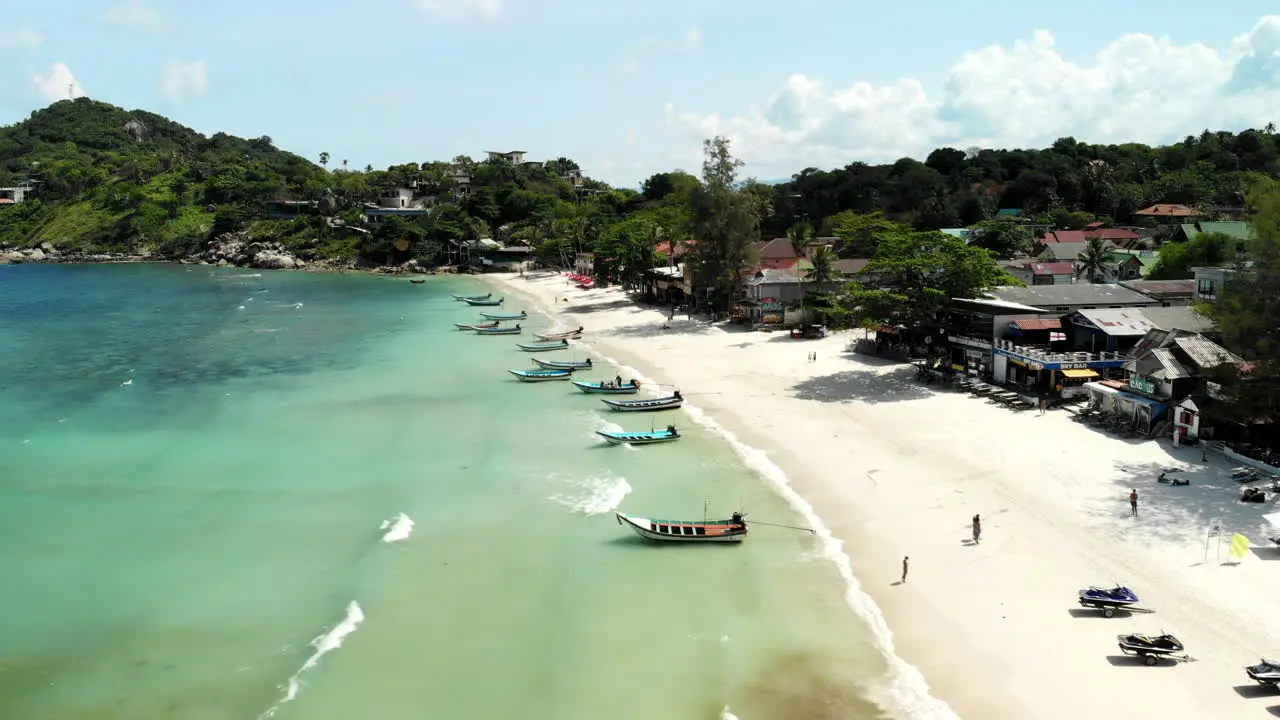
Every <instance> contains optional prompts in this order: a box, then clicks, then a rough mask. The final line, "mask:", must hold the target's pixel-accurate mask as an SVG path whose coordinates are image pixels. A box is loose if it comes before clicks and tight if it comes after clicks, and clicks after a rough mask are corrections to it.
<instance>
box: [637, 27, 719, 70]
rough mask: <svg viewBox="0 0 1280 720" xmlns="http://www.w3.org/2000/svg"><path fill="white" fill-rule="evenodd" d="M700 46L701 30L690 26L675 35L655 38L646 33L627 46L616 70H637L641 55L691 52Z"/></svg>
mask: <svg viewBox="0 0 1280 720" xmlns="http://www.w3.org/2000/svg"><path fill="white" fill-rule="evenodd" d="M701 46H702V31H701V30H699V29H698V28H696V27H692V26H691V27H687V28H685V29H684V30H683V31H682V32H681V33H680V34H679V36H676V37H666V38H655V37H652V36H648V35H646V36H644V37H641V38H637V39H636V40H635V42H632V43H631V46H630V47H629V48H627V51H626V54H625V55H623V57H622V61H621V62H620V63H619V64H618V70H619V71H620V72H624V73H635V72H639V71H640V58H641V57H642V56H653V55H658V54H663V53H677V52H692V51H694V50H697V49H698V48H700V47H701Z"/></svg>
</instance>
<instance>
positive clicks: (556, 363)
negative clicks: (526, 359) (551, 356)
mask: <svg viewBox="0 0 1280 720" xmlns="http://www.w3.org/2000/svg"><path fill="white" fill-rule="evenodd" d="M533 362H534V364H536V365H537V366H538V367H540V368H543V369H545V370H590V369H591V363H590V362H587V361H581V362H579V361H577V360H539V359H538V358H533Z"/></svg>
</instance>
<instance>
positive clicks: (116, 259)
mask: <svg viewBox="0 0 1280 720" xmlns="http://www.w3.org/2000/svg"><path fill="white" fill-rule="evenodd" d="M3 252H8V251H3ZM143 263H152V264H156V265H188V266H197V267H211V268H217V267H226V268H238V269H240V270H266V271H269V272H311V273H345V272H353V273H364V274H367V275H389V276H392V277H399V276H403V275H408V276H415V277H416V276H420V277H429V276H436V275H451V276H461V275H472V276H479V275H482V274H483V273H469V272H445V271H443V270H442V268H443V267H448V266H441V268H423V269H417V270H410V269H406V268H402V267H398V266H395V265H377V266H374V267H357V266H355V265H350V266H348V265H347V264H346V263H347V261H345V260H343V261H338V260H317V261H315V262H311V263H308V264H307V265H306V266H304V267H297V268H267V267H259V266H256V265H233V264H230V263H228V264H226V265H219V264H218V263H216V262H206V261H204V260H198V259H195V258H157V257H153V256H149V255H128V254H120V255H114V254H107V253H92V254H87V255H69V254H68V255H63V254H59V255H56V256H53V257H50V256H48V255H46V256H45V257H43V258H40V259H38V260H36V259H26V258H24V259H22V260H10V259H8V258H6V257H3V256H2V255H0V267H3V266H6V265H138V264H143ZM338 263H341V264H338Z"/></svg>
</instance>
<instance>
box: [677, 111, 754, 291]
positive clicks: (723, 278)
mask: <svg viewBox="0 0 1280 720" xmlns="http://www.w3.org/2000/svg"><path fill="white" fill-rule="evenodd" d="M742 164H743V163H742V161H741V160H739V159H738V158H736V157H734V156H733V153H732V152H731V151H730V148H729V140H728V139H727V138H724V137H719V136H717V137H715V138H712V139H709V140H706V141H704V142H703V161H702V184H701V185H700V186H699V187H698V188H697V189H695V190H694V192H693V193H692V194H691V197H690V200H691V203H690V204H691V208H690V210H691V212H690V215H691V221H692V222H691V225H692V229H693V233H694V235H695V237H696V238H697V240H698V243H697V245H695V246H694V252H692V253H691V258H690V259H691V261H692V264H693V266H694V268H695V273H697V276H698V277H699V278H700V281H701V282H700V284H701V285H702V286H703V287H707V288H709V289H710V290H711V292H710V293H709V294H710V300H711V303H712V306H713V307H714V308H716V309H727V308H728V306H729V304H730V303H731V302H732V301H733V299H734V296H735V294H736V293H737V292H738V291H739V289H740V288H741V287H742V282H743V275H744V273H745V271H746V269H747V266H748V264H749V263H750V261H751V260H752V258H751V252H752V243H754V242H755V241H756V240H757V239H758V238H759V237H760V230H759V224H758V222H757V220H756V215H755V213H754V212H753V208H752V203H751V200H750V198H748V197H746V196H745V195H744V194H743V193H742V192H740V191H739V190H737V189H735V187H734V180H735V179H736V177H737V172H738V168H740V167H741V166H742Z"/></svg>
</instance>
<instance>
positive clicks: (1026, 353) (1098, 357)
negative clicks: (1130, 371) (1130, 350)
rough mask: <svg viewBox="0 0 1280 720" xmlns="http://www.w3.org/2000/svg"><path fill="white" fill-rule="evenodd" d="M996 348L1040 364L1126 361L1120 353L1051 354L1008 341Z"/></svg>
mask: <svg viewBox="0 0 1280 720" xmlns="http://www.w3.org/2000/svg"><path fill="white" fill-rule="evenodd" d="M995 346H996V347H997V348H1000V349H1001V350H1005V351H1008V352H1011V353H1015V354H1017V355H1021V356H1022V357H1025V358H1030V359H1032V360H1035V361H1036V362H1040V363H1088V362H1100V361H1107V360H1123V359H1125V355H1124V354H1123V353H1118V352H1105V351H1104V352H1100V353H1091V352H1051V351H1049V350H1043V349H1040V348H1034V347H1027V346H1025V345H1015V344H1014V343H1012V342H1010V341H1008V340H997V341H996V342H995Z"/></svg>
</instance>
